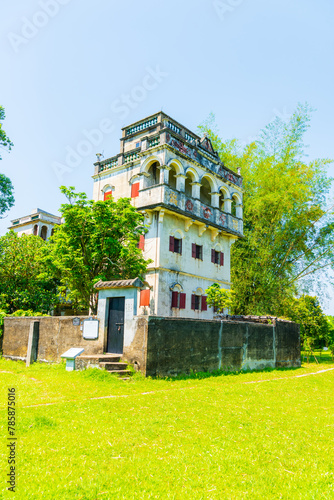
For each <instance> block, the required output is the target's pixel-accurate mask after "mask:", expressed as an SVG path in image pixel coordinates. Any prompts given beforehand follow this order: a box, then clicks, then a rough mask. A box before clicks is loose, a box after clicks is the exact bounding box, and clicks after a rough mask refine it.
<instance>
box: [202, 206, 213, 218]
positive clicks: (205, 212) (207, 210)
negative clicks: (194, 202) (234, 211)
mask: <svg viewBox="0 0 334 500" xmlns="http://www.w3.org/2000/svg"><path fill="white" fill-rule="evenodd" d="M203 215H204V217H205V219H209V217H211V215H212V212H211V210H210V208H209V207H205V208H203Z"/></svg>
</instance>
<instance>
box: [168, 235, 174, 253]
mask: <svg viewBox="0 0 334 500" xmlns="http://www.w3.org/2000/svg"><path fill="white" fill-rule="evenodd" d="M169 251H170V252H174V236H170V237H169Z"/></svg>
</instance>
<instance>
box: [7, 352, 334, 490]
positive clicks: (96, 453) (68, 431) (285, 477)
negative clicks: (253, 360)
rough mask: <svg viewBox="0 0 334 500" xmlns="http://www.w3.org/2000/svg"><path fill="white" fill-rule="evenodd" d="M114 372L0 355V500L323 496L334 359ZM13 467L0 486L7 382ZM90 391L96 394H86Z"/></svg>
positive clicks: (331, 476)
mask: <svg viewBox="0 0 334 500" xmlns="http://www.w3.org/2000/svg"><path fill="white" fill-rule="evenodd" d="M318 360H319V364H317V363H316V362H315V361H313V360H312V361H311V362H310V363H309V364H307V363H305V364H303V365H302V367H301V368H300V369H293V370H287V369H285V370H267V371H263V372H253V373H241V374H222V373H220V374H218V373H217V374H215V376H207V375H205V374H199V375H198V374H197V375H196V374H193V375H192V376H190V377H186V376H183V377H178V379H173V380H168V379H164V380H163V379H156V380H155V379H144V378H143V377H142V376H141V375H139V374H135V375H134V377H133V378H132V379H131V380H129V381H122V380H119V379H117V378H116V377H114V376H110V375H109V374H107V373H104V372H101V371H99V370H92V369H91V370H87V371H85V372H66V371H65V366H64V364H61V365H43V364H33V365H31V366H30V367H29V368H26V367H25V365H24V364H23V363H21V362H13V361H6V360H4V359H0V384H1V385H0V386H1V399H2V402H3V404H2V405H1V411H0V414H1V419H0V421H1V429H2V432H1V435H2V436H3V439H2V442H3V445H2V446H1V448H0V449H1V464H0V471H1V476H0V477H1V478H2V479H1V481H2V483H1V490H0V491H1V492H0V498H1V499H7V498H19V499H20V500H21V499H22V500H24V499H45V500H47V499H76V500H79V499H80V500H93V499H94V500H95V499H123V498H124V499H145V500H146V499H153V498H154V499H184V498H187V499H188V498H189V499H195V500H197V499H236V500H238V499H248V498H249V499H261V500H262V499H263V498H268V499H294V500H295V499H303V500H304V499H317V500H318V499H321V498H326V499H329V498H334V465H333V461H332V455H333V454H332V451H331V450H332V443H333V442H334V412H333V409H334V399H333V390H334V370H331V371H326V372H323V373H320V374H318V375H309V376H306V377H297V376H298V375H304V374H305V375H306V374H311V373H313V372H317V371H320V370H328V369H330V368H334V363H333V361H332V359H331V357H330V356H329V355H327V354H322V356H321V360H320V359H318ZM12 386H14V387H16V389H17V393H18V405H19V406H18V412H17V436H18V448H17V456H18V475H17V491H16V493H15V494H13V493H11V492H8V491H6V489H5V488H6V485H5V479H3V478H5V476H6V474H7V467H8V466H7V462H6V456H7V455H6V454H7V452H6V446H5V445H6V442H5V441H6V438H5V436H6V435H7V430H6V427H5V423H6V420H5V419H6V411H5V400H6V393H7V387H12ZM98 398H100V399H98Z"/></svg>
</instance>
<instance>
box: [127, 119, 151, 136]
mask: <svg viewBox="0 0 334 500" xmlns="http://www.w3.org/2000/svg"><path fill="white" fill-rule="evenodd" d="M157 123H158V117H157V116H156V117H155V118H151V120H146V122H142V123H139V124H138V125H134V126H133V127H130V128H128V129H127V130H126V135H131V134H135V133H136V132H140V131H141V130H145V129H146V128H149V127H152V126H153V125H156V124H157Z"/></svg>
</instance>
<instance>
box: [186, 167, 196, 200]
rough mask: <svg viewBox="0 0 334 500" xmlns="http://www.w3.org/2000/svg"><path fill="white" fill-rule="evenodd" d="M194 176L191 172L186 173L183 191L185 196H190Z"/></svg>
mask: <svg viewBox="0 0 334 500" xmlns="http://www.w3.org/2000/svg"><path fill="white" fill-rule="evenodd" d="M194 177H195V176H194V174H193V173H192V172H187V173H186V178H185V183H184V190H185V194H186V196H192V185H191V184H192V183H193V182H194Z"/></svg>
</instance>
